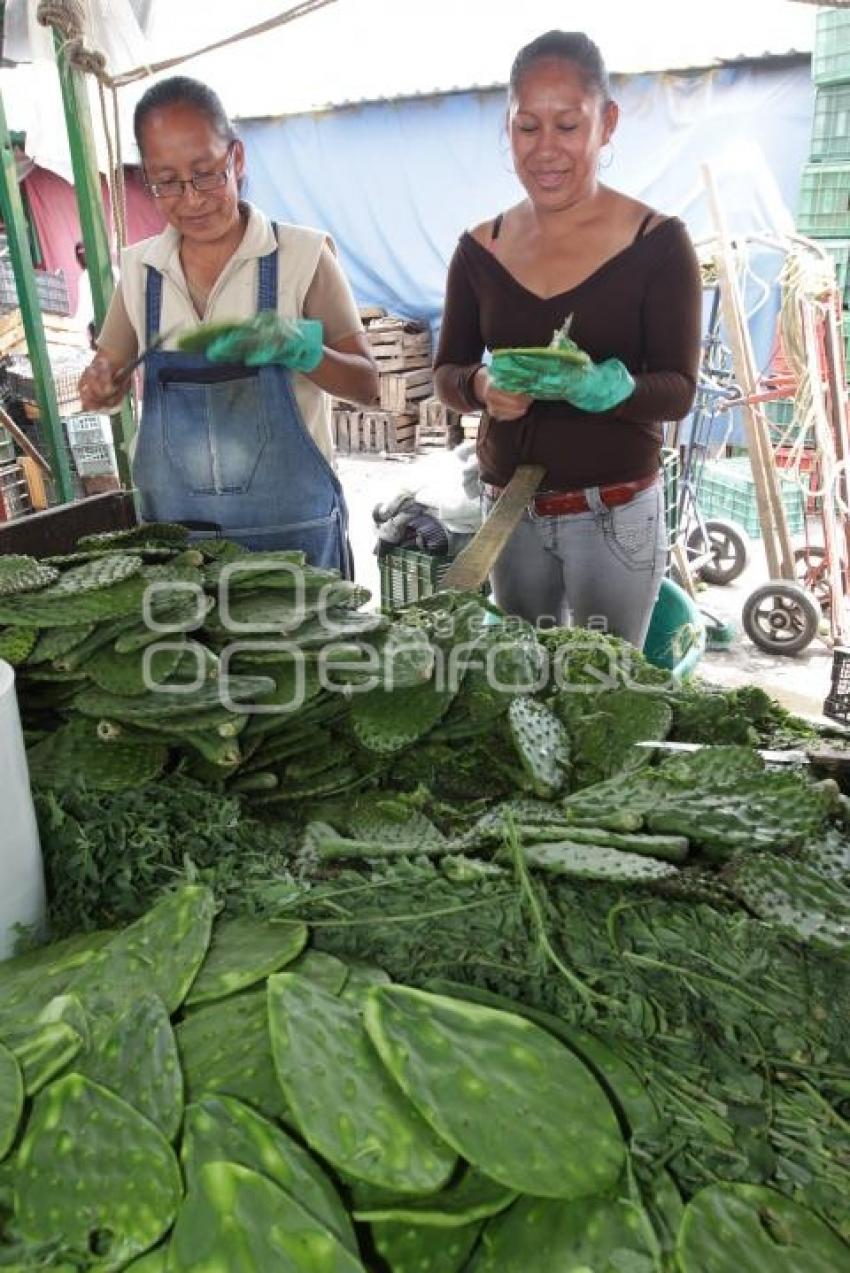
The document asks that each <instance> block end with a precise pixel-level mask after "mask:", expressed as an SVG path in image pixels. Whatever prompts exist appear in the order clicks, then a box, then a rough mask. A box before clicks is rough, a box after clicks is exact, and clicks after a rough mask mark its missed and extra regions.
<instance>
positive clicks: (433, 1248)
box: [372, 1223, 481, 1273]
mask: <svg viewBox="0 0 850 1273" xmlns="http://www.w3.org/2000/svg"><path fill="white" fill-rule="evenodd" d="M480 1232H481V1225H480V1224H471V1225H466V1226H465V1227H464V1228H462V1229H452V1230H450V1231H447V1230H445V1229H429V1228H423V1227H421V1226H417V1225H412V1224H394V1223H388V1224H384V1223H380V1224H373V1225H372V1239H373V1241H374V1243H375V1250H376V1251H377V1252H378V1254H379V1255H380V1256H381V1258H382V1260H383V1261H384V1264H383V1265H382V1267H385V1268H386V1269H388V1270H389V1273H461V1271H462V1270H463V1269H465V1268H466V1267H467V1263H466V1262H467V1260H468V1259H469V1256H470V1254H471V1252H472V1249H473V1247H474V1246H475V1243H476V1242H477V1241H478V1235H479V1233H480Z"/></svg>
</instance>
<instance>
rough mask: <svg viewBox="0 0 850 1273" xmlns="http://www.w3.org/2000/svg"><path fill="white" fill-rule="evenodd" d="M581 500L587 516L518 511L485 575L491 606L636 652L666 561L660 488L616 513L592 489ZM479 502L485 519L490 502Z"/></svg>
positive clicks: (640, 495) (649, 490) (643, 493)
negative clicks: (599, 634) (619, 641)
mask: <svg viewBox="0 0 850 1273" xmlns="http://www.w3.org/2000/svg"><path fill="white" fill-rule="evenodd" d="M585 495H586V497H587V502H588V504H589V505H590V511H589V512H587V513H570V514H567V515H565V516H563V517H542V516H538V514H536V513H535V512H534V511H533V509H532V508H531V507H529V508H528V509H526V511H525V513H524V514H523V518H522V521H521V522H520V524H519V525H518V526H517V528H516V530H515V531H514V533H513V534H512V535H511V537H510V539H509V540H508V542H507V544H506V545H505V548H504V550H503V552H502V555H501V557H500V558H499V560H498V562H497V563H496V566H495V568H494V570H493V574H492V576H491V583H492V586H493V599H494V601H495V602H496V604H497V605H498V606H499V607H500V609H502V610H504V611H505V613H506V614H515V615H519V616H520V618H523V619H527V620H528V621H529V622H531V623H534V624H537V625H539V626H541V627H545V626H547V625H552V624H555V625H558V626H569V625H574V626H576V627H581V628H595V629H596V630H597V631H598V630H602V631H605V632H610V633H612V634H613V635H614V636H620V637H624V638H625V640H627V641H630V642H631V643H632V645H635V646H637V648H638V649H641V648H642V647H643V643H644V640H645V638H646V632H647V628H648V627H649V620H650V618H651V616H652V608H653V606H654V605H655V599H656V597H657V595H658V589H659V587H660V584H661V579H662V577H663V575H664V567H665V564H666V557H667V540H666V533H665V527H664V495H663V490H662V486H661V482H660V481H659V482H658V483H657V484H656V485H655V486H650V487H647V489H646V490H644V491H640V492H639V493H638V494H637V495H636V496H635V497H634V499H633V500H630V501H629V503H628V504H620V505H618V506H617V507H616V508H607V507H606V505H605V504H603V503H602V500H601V499H600V497H599V489H598V487H590V488H589V489H588V490H586V491H585ZM482 501H483V511H484V512H485V513H488V512H489V511H490V509H491V508H492V506H493V504H494V503H495V500H493V499H491V498H490V497H488V496H487V495H483V496H482Z"/></svg>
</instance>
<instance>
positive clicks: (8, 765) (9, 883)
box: [0, 659, 45, 959]
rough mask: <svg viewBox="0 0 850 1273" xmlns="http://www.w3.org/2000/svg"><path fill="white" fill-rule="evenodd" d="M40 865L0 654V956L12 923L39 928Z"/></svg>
mask: <svg viewBox="0 0 850 1273" xmlns="http://www.w3.org/2000/svg"><path fill="white" fill-rule="evenodd" d="M44 902H45V899H44V868H43V865H42V860H41V846H40V844H39V842H38V827H37V826H36V821H35V810H34V809H33V804H32V796H31V795H30V783H29V771H28V769H27V758H26V753H25V752H24V739H23V735H22V733H21V719H20V716H19V715H18V700H17V697H16V695H15V674H14V672H13V671H12V669H11V667H10V666H9V664H8V663H4V662H3V661H2V659H0V959H7V958H8V957H9V956H10V955H11V954H13V952H14V948H15V942H16V940H17V933H16V931H15V925H16V924H26V925H27V926H30V925H35V926H36V927H38V928H40V929H43V927H44V919H45V905H44Z"/></svg>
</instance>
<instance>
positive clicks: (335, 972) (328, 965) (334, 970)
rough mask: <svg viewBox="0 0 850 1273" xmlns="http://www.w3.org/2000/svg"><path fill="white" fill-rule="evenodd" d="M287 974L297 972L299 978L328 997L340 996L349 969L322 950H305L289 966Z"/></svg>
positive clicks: (339, 960) (334, 956)
mask: <svg viewBox="0 0 850 1273" xmlns="http://www.w3.org/2000/svg"><path fill="white" fill-rule="evenodd" d="M287 972H297V973H298V975H299V977H306V979H307V980H308V981H312V983H313V985H315V986H318V987H319V989H320V990H326V991H327V993H328V994H329V995H338V994H342V991H343V989H344V987H345V985H346V984H347V982H348V973H349V968H348V964H346V963H344V962H343V960H341V959H337V957H336V955H329V954H327V952H326V951H324V950H305V951H304V953H303V955H299V956H298V958H297V959H296V960H295V961H294V962H293V963H292V964H290V966H289V968H288V969H287Z"/></svg>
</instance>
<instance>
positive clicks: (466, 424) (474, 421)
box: [460, 412, 481, 441]
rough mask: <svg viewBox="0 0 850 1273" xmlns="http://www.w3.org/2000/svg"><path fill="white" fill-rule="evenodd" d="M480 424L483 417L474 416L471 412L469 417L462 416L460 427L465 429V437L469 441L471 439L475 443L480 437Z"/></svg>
mask: <svg viewBox="0 0 850 1273" xmlns="http://www.w3.org/2000/svg"><path fill="white" fill-rule="evenodd" d="M480 422H481V416H480V415H473V414H472V413H471V412H470V413H469V414H468V415H462V416H461V417H460V425H461V428H462V429H463V436H464V438H465V439H466V440H467V441H469V440H470V439H471V440H473V441H474V440H475V439H476V438H477V437H478V425H479V424H480Z"/></svg>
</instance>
